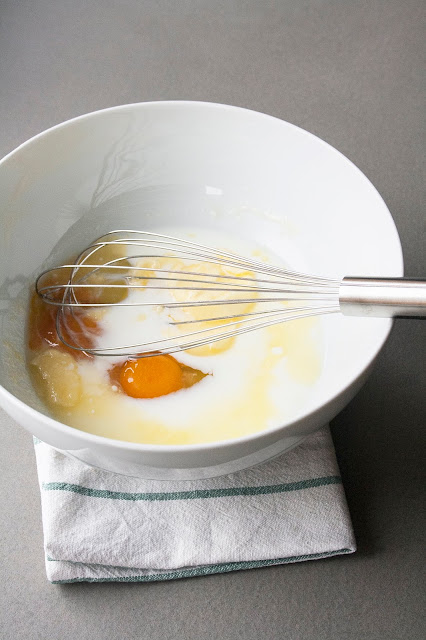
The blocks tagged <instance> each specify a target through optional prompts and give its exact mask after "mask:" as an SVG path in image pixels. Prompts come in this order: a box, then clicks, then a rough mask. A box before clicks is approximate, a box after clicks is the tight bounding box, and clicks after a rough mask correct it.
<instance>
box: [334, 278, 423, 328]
mask: <svg viewBox="0 0 426 640" xmlns="http://www.w3.org/2000/svg"><path fill="white" fill-rule="evenodd" d="M339 303H340V310H341V312H342V313H343V314H344V315H347V316H371V317H376V318H392V317H395V316H414V317H416V316H417V317H420V316H426V280H408V279H405V278H343V280H342V282H341V284H340V290H339Z"/></svg>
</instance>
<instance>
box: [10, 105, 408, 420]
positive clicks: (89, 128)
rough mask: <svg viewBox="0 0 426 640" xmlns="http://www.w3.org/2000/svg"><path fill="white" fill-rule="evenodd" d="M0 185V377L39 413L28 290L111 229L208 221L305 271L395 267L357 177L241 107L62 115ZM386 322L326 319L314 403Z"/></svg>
mask: <svg viewBox="0 0 426 640" xmlns="http://www.w3.org/2000/svg"><path fill="white" fill-rule="evenodd" d="M0 193H1V194H2V196H1V198H2V201H1V203H0V209H1V222H2V234H1V238H0V245H1V248H0V266H1V269H0V273H1V281H0V300H1V308H0V320H1V322H0V331H1V335H0V349H1V357H2V363H3V366H2V369H1V374H0V375H1V378H0V382H1V384H2V385H3V386H4V387H5V388H6V389H7V390H9V391H10V392H11V393H13V394H14V395H15V396H17V397H18V398H20V399H21V400H23V401H24V402H26V403H27V404H29V405H30V406H32V407H34V408H36V409H38V410H40V411H44V412H45V410H44V409H43V407H42V406H41V403H40V402H39V400H38V398H37V397H36V395H35V393H34V392H33V391H32V388H31V384H30V382H29V379H28V374H27V371H26V366H25V358H24V353H25V322H26V313H27V301H28V291H29V286H30V284H31V283H32V281H33V280H34V278H35V276H36V274H37V273H38V272H39V271H40V268H41V266H42V265H48V266H49V265H53V264H56V263H58V262H61V261H64V260H66V259H67V258H68V257H69V256H72V255H73V254H75V253H76V252H77V251H80V250H81V249H83V248H84V247H85V246H87V245H88V244H89V243H90V241H91V240H93V239H95V238H96V237H98V236H100V235H102V234H104V233H106V232H107V231H110V230H111V229H141V230H155V229H158V228H161V227H170V226H173V227H175V228H176V227H177V228H178V227H179V226H181V225H182V226H185V227H188V226H193V227H202V228H204V227H207V228H212V229H219V230H221V231H224V232H228V233H233V234H238V235H240V236H242V237H247V238H255V239H256V240H257V242H259V243H261V244H264V245H265V246H267V247H268V248H269V249H271V250H272V251H274V252H275V253H277V254H278V255H280V256H282V257H283V258H284V260H285V261H286V262H287V263H288V264H290V265H291V266H292V267H294V268H295V269H299V270H303V271H307V272H310V273H314V274H319V275H326V276H330V277H336V278H341V277H343V276H344V275H356V276H358V275H375V276H386V275H402V259H401V251H400V244H399V239H398V235H397V232H396V229H395V226H394V224H393V221H392V218H391V217H390V214H389V212H388V210H387V208H386V206H385V204H384V203H383V201H382V199H381V198H380V196H379V195H378V193H377V191H376V190H375V189H374V187H373V186H372V185H371V183H370V182H369V181H368V180H367V179H366V178H365V177H364V176H363V174H362V173H361V172H360V171H359V170H358V169H357V168H356V167H354V165H352V164H351V163H350V162H349V161H348V160H346V159H345V158H344V157H343V156H342V155H341V154H339V153H338V152H337V151H335V150H334V149H332V148H331V147H329V146H328V145H327V144H325V143H323V142H322V141H320V140H318V139H317V138H315V137H314V136H311V135H310V134H308V133H306V132H304V131H302V130H300V129H298V128H296V127H293V126H291V125H288V124H287V123H284V122H281V121H279V120H276V119H274V118H270V117H268V116H263V115H261V114H256V113H254V112H250V111H246V110H242V109H238V108H233V107H223V106H219V105H208V104H197V103H151V104H149V103H147V104H142V105H133V106H128V107H120V108H116V109H112V110H107V111H104V112H98V113H96V114H91V115H89V116H85V117H82V118H79V119H76V120H74V121H70V122H69V123H66V124H64V125H61V126H59V127H56V128H54V129H52V130H50V131H48V132H46V133H44V134H41V135H40V136H38V137H36V138H35V139H33V140H31V141H30V142H28V143H26V144H25V145H23V146H22V147H21V148H19V149H18V150H17V151H15V152H14V153H13V154H11V155H10V156H9V157H8V158H6V159H5V160H4V161H3V162H2V163H1V164H0ZM389 326H390V322H389V320H382V319H376V318H374V319H364V318H343V317H329V318H328V317H327V318H324V330H325V335H326V344H327V353H326V359H325V363H324V370H323V374H322V377H321V381H320V385H319V387H318V389H317V392H316V394H315V395H316V398H313V399H312V404H313V403H314V402H315V401H316V400H317V399H318V394H319V397H320V398H321V399H322V400H323V401H325V400H327V399H329V398H331V397H332V396H333V395H334V394H336V393H337V392H339V390H341V389H342V388H344V387H345V386H346V385H348V384H350V383H351V381H352V380H353V379H354V378H355V377H356V376H357V375H358V374H359V373H360V372H361V371H362V370H363V369H364V368H365V366H366V364H367V363H368V362H369V360H371V358H372V357H373V356H374V355H375V353H376V351H377V349H378V347H379V346H380V345H381V343H382V341H383V339H384V338H385V336H386V335H387V332H388V330H389ZM310 408H311V406H309V407H306V411H308V410H309V409H310Z"/></svg>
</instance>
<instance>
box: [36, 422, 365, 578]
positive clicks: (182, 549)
mask: <svg viewBox="0 0 426 640" xmlns="http://www.w3.org/2000/svg"><path fill="white" fill-rule="evenodd" d="M35 451H36V457H37V470H38V476H39V481H40V490H41V502H42V514H43V529H44V542H45V553H46V570H47V577H48V579H49V580H50V581H51V582H53V583H67V582H81V581H88V582H104V581H118V582H151V581H156V580H171V579H174V578H187V577H191V576H199V575H207V574H212V573H223V572H226V571H235V570H238V569H251V568H255V567H263V566H268V565H276V564H286V563H289V562H298V561H301V560H314V559H317V558H325V557H329V556H334V555H339V554H345V553H352V552H353V551H355V541H354V536H353V531H352V526H351V521H350V516H349V513H348V508H347V504H346V500H345V495H344V490H343V486H342V481H341V478H340V475H339V470H338V467H337V463H336V458H335V455H334V447H333V442H332V440H331V436H330V432H329V429H328V427H326V428H324V429H322V430H321V431H319V432H317V433H316V434H314V435H312V436H310V437H309V438H307V439H306V440H304V441H303V442H302V443H301V444H300V445H298V446H297V448H295V449H293V450H292V451H290V452H288V453H285V454H282V455H281V456H279V457H278V458H275V459H273V460H270V461H268V462H265V463H263V464H261V465H259V466H257V467H253V468H251V469H246V470H244V471H239V472H237V473H233V474H231V475H228V476H222V477H220V478H213V479H210V480H197V481H186V482H179V483H176V482H164V481H158V480H140V479H137V478H128V477H125V476H121V475H117V474H114V473H109V472H106V471H100V470H99V469H94V468H91V467H88V466H86V465H85V464H83V463H81V462H78V461H77V460H74V459H72V458H69V457H68V456H65V455H63V454H61V453H59V452H58V451H55V450H54V449H52V448H51V447H50V446H48V445H47V444H44V443H43V442H40V441H35Z"/></svg>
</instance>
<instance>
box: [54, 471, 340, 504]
mask: <svg viewBox="0 0 426 640" xmlns="http://www.w3.org/2000/svg"><path fill="white" fill-rule="evenodd" d="M329 484H342V479H341V478H340V476H325V477H323V478H312V479H310V480H300V481H299V482H288V483H286V484H272V485H269V486H261V487H230V488H229V489H198V490H194V491H173V492H170V493H127V492H122V491H109V490H108V489H90V488H88V487H82V486H81V485H79V484H70V483H68V482H44V483H43V484H42V488H43V490H44V491H70V492H72V493H78V494H80V495H82V496H88V497H89V498H107V499H109V500H130V501H133V502H136V501H139V500H144V501H148V502H154V501H158V500H198V499H200V498H226V497H231V496H258V495H267V494H272V493H284V492H287V491H300V490H302V489H312V488H314V487H323V486H325V485H329Z"/></svg>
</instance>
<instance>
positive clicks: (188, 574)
mask: <svg viewBox="0 0 426 640" xmlns="http://www.w3.org/2000/svg"><path fill="white" fill-rule="evenodd" d="M345 553H353V550H352V549H346V548H345V549H337V550H336V551H325V552H323V553H311V554H307V555H303V556H290V557H288V558H274V559H272V560H248V561H245V562H226V563H224V564H208V565H204V566H202V567H194V568H193V569H179V570H178V571H170V572H168V573H151V574H149V575H146V576H117V577H114V578H71V579H70V580H51V583H52V584H68V583H71V582H158V581H159V580H178V579H180V578H193V577H196V576H208V575H211V574H214V573H227V572H229V571H241V570H244V569H259V568H261V567H270V566H272V565H279V564H290V563H292V562H301V561H303V560H319V559H321V558H329V557H330V556H335V555H342V554H345Z"/></svg>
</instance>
